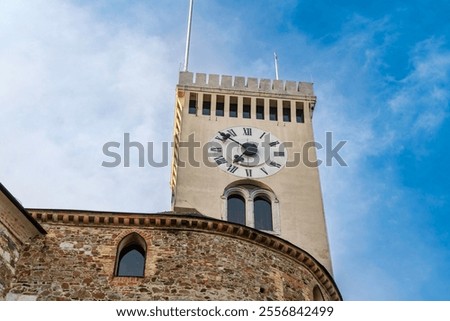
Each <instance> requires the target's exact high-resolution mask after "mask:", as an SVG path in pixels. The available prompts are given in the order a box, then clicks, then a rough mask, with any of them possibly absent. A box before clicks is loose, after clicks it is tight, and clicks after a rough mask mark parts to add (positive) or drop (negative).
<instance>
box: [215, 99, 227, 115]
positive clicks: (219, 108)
mask: <svg viewBox="0 0 450 321" xmlns="http://www.w3.org/2000/svg"><path fill="white" fill-rule="evenodd" d="M224 115H225V104H224V96H217V103H216V116H220V117H223V116H224Z"/></svg>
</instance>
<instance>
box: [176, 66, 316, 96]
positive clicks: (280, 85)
mask: <svg viewBox="0 0 450 321" xmlns="http://www.w3.org/2000/svg"><path fill="white" fill-rule="evenodd" d="M178 85H179V86H192V87H202V88H205V87H206V88H211V89H226V90H239V91H247V92H256V93H259V94H262V93H265V94H272V95H273V94H284V95H286V94H288V95H294V96H298V97H305V96H314V90H313V84H312V83H310V82H297V81H290V80H271V79H259V78H252V77H241V76H228V75H218V74H205V73H195V74H194V73H192V72H189V71H181V72H180V77H179V81H178Z"/></svg>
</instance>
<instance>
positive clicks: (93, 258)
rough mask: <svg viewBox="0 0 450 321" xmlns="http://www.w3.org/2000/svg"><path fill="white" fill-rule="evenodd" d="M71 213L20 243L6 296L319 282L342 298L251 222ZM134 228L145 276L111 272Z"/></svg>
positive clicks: (240, 291) (287, 287) (275, 296)
mask: <svg viewBox="0 0 450 321" xmlns="http://www.w3.org/2000/svg"><path fill="white" fill-rule="evenodd" d="M70 214H71V213H68V214H67V213H66V214H61V213H59V214H53V215H52V216H51V217H52V219H50V220H49V219H48V216H45V217H46V219H42V217H41V220H42V221H45V220H47V222H41V224H42V225H43V227H44V228H45V229H46V230H47V232H48V234H47V235H46V236H44V237H40V238H38V239H36V240H35V241H33V242H32V243H30V244H28V245H26V246H25V247H24V248H23V251H22V255H21V257H20V259H19V261H18V264H17V271H16V278H15V280H14V282H13V284H12V285H11V289H10V291H9V294H8V297H7V298H9V299H20V298H21V297H20V296H22V297H25V298H35V299H37V300H311V299H312V298H313V288H314V287H315V286H317V285H318V286H319V287H320V290H321V292H322V293H323V295H324V298H325V299H335V300H336V299H338V300H339V299H340V295H339V292H338V291H337V288H336V287H335V285H334V282H333V281H332V279H331V277H330V276H329V275H327V274H326V270H325V269H324V268H323V267H320V265H317V262H314V261H313V260H311V258H309V257H307V254H304V253H300V252H301V251H300V252H299V253H296V252H294V250H295V249H296V248H295V247H292V248H290V247H289V246H288V245H289V244H287V245H286V244H284V243H283V241H282V240H281V239H279V243H275V242H273V239H275V240H277V238H276V237H273V239H272V237H271V236H268V235H264V234H263V233H261V234H260V232H257V231H256V230H253V229H250V228H246V227H242V226H238V225H235V224H228V223H227V222H220V221H218V220H211V219H207V218H198V217H194V216H192V217H189V216H184V217H183V216H180V215H172V216H170V215H163V216H162V217H159V216H155V215H147V216H145V215H140V216H138V215H135V216H134V217H133V216H131V217H129V216H126V217H125V218H123V217H122V218H121V217H120V216H119V217H118V216H117V215H116V216H114V215H112V216H109V218H108V215H106V216H105V215H104V216H102V215H100V214H99V215H95V214H93V215H84V216H83V217H82V218H80V217H78V218H76V217H77V215H76V214H73V213H72V214H73V215H70ZM34 215H35V216H36V213H34ZM99 217H102V218H103V219H101V218H99ZM144 217H145V218H144ZM149 217H150V219H149ZM64 220H65V221H66V222H64ZM74 221H77V223H76V224H75V223H74ZM101 221H102V222H103V223H104V224H103V225H101V224H100V223H99V222H101ZM95 222H97V224H96V223H95ZM113 222H116V224H114V223H113ZM120 222H122V223H120ZM152 222H153V223H152ZM133 232H136V233H138V234H139V235H141V236H142V237H143V238H144V239H145V242H146V243H147V254H146V263H145V275H144V277H142V278H138V277H117V276H114V267H115V260H116V254H117V246H118V244H119V242H120V241H121V240H122V239H123V238H124V237H125V236H127V235H128V234H130V233H133ZM252 233H253V234H252ZM293 249H294V250H293ZM304 262H306V264H305V263H304ZM308 265H309V266H308ZM321 269H323V271H322V270H321ZM319 270H320V271H319Z"/></svg>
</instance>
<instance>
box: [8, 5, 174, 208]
mask: <svg viewBox="0 0 450 321" xmlns="http://www.w3.org/2000/svg"><path fill="white" fill-rule="evenodd" d="M149 14H150V13H149ZM97 18H98V17H96V16H95V15H94V13H93V12H92V11H90V8H89V7H84V8H81V7H76V6H74V5H71V4H70V3H62V2H50V1H46V2H45V4H43V3H39V2H33V3H27V4H26V5H24V3H22V2H14V1H12V2H7V3H4V8H3V10H2V11H1V13H0V21H1V22H0V24H1V28H0V29H1V30H2V34H1V36H2V48H1V49H0V69H1V70H2V73H1V74H0V88H1V89H0V105H1V106H2V118H1V119H0V124H1V126H0V131H1V133H0V134H1V137H2V138H1V140H2V141H1V146H2V158H1V159H0V167H1V168H3V169H5V170H4V171H3V172H2V177H1V179H2V181H3V182H4V184H5V185H6V186H7V187H9V188H11V190H12V191H13V192H14V191H16V190H17V191H18V193H16V195H17V196H18V197H19V198H20V199H22V200H23V202H24V205H25V206H27V207H55V208H58V207H60V208H67V207H70V208H79V207H82V208H83V209H102V210H108V209H109V210H123V211H149V212H151V211H158V210H167V209H169V206H170V204H169V196H170V189H169V185H168V181H169V177H168V168H162V169H161V168H159V169H158V168H151V167H149V166H147V167H145V168H123V167H121V168H112V169H111V168H109V169H105V168H102V167H101V163H102V161H103V160H105V156H104V155H103V154H102V146H103V144H104V143H106V142H108V141H119V142H121V141H123V133H124V132H129V133H130V135H131V139H132V140H135V141H139V142H141V143H143V144H145V143H146V142H148V141H154V142H155V144H156V145H158V144H160V143H161V142H162V141H170V140H171V131H172V128H171V127H172V115H173V101H172V99H171V97H173V87H174V84H175V83H176V77H177V75H176V67H177V59H178V55H176V54H175V53H177V52H178V51H177V50H174V47H173V45H172V41H171V39H169V38H162V37H161V36H159V35H157V34H156V35H152V34H148V33H146V32H148V30H142V29H139V28H132V29H130V28H127V26H124V25H114V21H110V22H108V23H106V22H104V21H101V20H97ZM175 49H180V48H175ZM167 70H174V72H173V73H168V72H167ZM161 124H164V125H163V126H162V125H161ZM136 156H137V155H136ZM136 156H135V157H136ZM155 187H157V188H155ZM19 191H20V192H19ZM161 200H162V201H161Z"/></svg>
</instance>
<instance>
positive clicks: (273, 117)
mask: <svg viewBox="0 0 450 321" xmlns="http://www.w3.org/2000/svg"><path fill="white" fill-rule="evenodd" d="M269 113H270V118H269V119H270V120H275V121H276V120H278V115H277V107H270V109H269Z"/></svg>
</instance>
